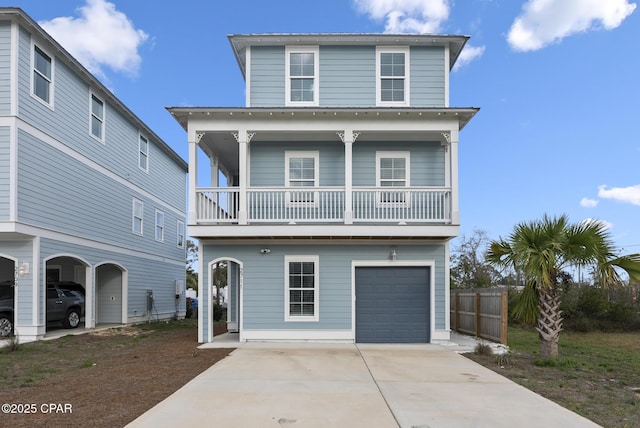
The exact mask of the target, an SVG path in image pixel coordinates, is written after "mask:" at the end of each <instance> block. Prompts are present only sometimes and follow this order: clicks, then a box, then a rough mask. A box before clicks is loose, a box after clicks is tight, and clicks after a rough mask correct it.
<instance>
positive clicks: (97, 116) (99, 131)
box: [91, 94, 104, 141]
mask: <svg viewBox="0 0 640 428" xmlns="http://www.w3.org/2000/svg"><path fill="white" fill-rule="evenodd" d="M91 135H93V136H94V137H96V138H97V139H99V140H100V141H104V101H102V100H101V99H100V98H98V97H97V96H95V95H94V94H91Z"/></svg>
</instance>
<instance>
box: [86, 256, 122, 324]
mask: <svg viewBox="0 0 640 428" xmlns="http://www.w3.org/2000/svg"><path fill="white" fill-rule="evenodd" d="M105 265H110V266H115V267H117V268H118V269H120V273H121V274H122V276H121V278H120V279H121V281H122V291H121V292H122V302H121V309H122V311H121V312H122V313H121V314H120V318H121V322H122V324H127V321H128V317H129V312H128V307H129V271H128V270H127V269H126V268H125V267H124V266H122V265H121V264H120V263H118V262H114V261H104V262H100V263H98V264H96V265H95V266H94V267H93V269H92V271H93V274H94V276H95V272H96V270H97V269H98V268H99V267H100V266H105ZM94 282H96V281H94ZM95 285H96V287H97V286H98V284H97V283H96V284H95ZM96 295H97V293H96ZM96 314H97V312H96ZM93 327H95V323H94V324H93Z"/></svg>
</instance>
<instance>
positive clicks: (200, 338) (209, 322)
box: [198, 245, 244, 343]
mask: <svg viewBox="0 0 640 428" xmlns="http://www.w3.org/2000/svg"><path fill="white" fill-rule="evenodd" d="M203 247H204V245H200V246H199V248H198V260H204V249H203ZM218 262H227V269H228V266H229V263H228V262H232V263H235V264H237V265H238V267H239V269H238V288H240V290H239V293H238V294H239V295H238V299H240V300H239V304H240V312H239V313H238V314H237V316H238V323H239V326H240V327H239V334H238V336H239V340H240V341H242V335H243V332H242V324H243V323H242V317H243V314H244V311H243V309H244V308H243V307H242V282H243V279H242V275H243V274H244V273H243V263H242V262H241V261H240V260H238V259H236V258H233V257H217V258H215V259H213V260H211V261H210V262H209V263H207V302H206V305H207V306H206V307H207V326H208V328H207V330H208V332H207V342H212V341H213V292H212V291H213V275H211V272H213V265H215V264H216V263H218ZM202 269H203V266H201V267H200V272H199V273H198V305H202V303H203V301H202V298H201V297H202V285H203V284H202V283H203V282H204V280H203V279H202V278H203V276H204V275H203V274H204V272H203V271H202ZM227 275H228V272H227ZM227 281H228V277H227ZM203 309H204V308H202V307H199V308H198V341H199V342H200V343H203V342H204V329H203V327H204V325H203V324H202V323H203V321H204V315H203V312H204V310H203Z"/></svg>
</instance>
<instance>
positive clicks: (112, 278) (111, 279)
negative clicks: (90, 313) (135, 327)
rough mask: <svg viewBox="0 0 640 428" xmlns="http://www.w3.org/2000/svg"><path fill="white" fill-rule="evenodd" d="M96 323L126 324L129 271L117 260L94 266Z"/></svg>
mask: <svg viewBox="0 0 640 428" xmlns="http://www.w3.org/2000/svg"><path fill="white" fill-rule="evenodd" d="M94 278H95V279H94V283H95V294H94V295H95V299H94V301H93V309H94V311H95V312H94V314H95V317H94V319H95V324H96V325H98V324H102V325H104V324H126V322H127V302H128V297H127V295H128V272H127V269H125V268H124V266H122V265H120V264H119V263H116V262H102V263H99V264H97V265H96V266H95V268H94Z"/></svg>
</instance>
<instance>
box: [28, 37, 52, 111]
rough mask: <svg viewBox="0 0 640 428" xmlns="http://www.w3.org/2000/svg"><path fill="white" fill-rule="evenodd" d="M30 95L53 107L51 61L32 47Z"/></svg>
mask: <svg viewBox="0 0 640 428" xmlns="http://www.w3.org/2000/svg"><path fill="white" fill-rule="evenodd" d="M31 89H32V93H33V95H35V96H36V97H38V98H39V99H40V100H42V101H43V102H45V103H46V104H48V105H50V106H52V105H53V59H52V58H51V57H50V56H49V55H47V54H46V53H45V52H44V51H43V50H42V49H40V48H39V47H38V46H35V45H34V46H33V82H32V88H31Z"/></svg>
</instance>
